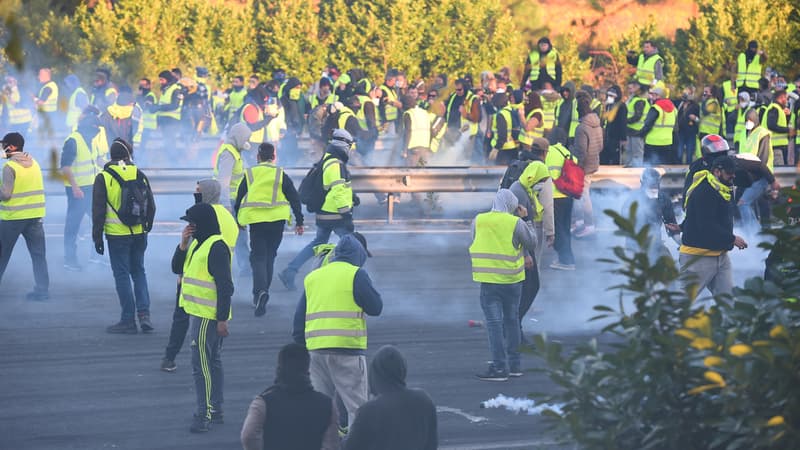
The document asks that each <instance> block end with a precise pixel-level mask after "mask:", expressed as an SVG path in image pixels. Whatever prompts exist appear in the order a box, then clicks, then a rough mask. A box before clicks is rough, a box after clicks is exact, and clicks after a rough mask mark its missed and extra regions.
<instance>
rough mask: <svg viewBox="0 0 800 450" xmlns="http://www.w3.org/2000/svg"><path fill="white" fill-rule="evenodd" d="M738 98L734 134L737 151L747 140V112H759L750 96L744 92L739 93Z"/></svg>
mask: <svg viewBox="0 0 800 450" xmlns="http://www.w3.org/2000/svg"><path fill="white" fill-rule="evenodd" d="M738 98H739V103H738V104H737V105H736V109H735V110H734V118H735V120H734V132H733V143H734V146H735V148H736V149H737V150H738V149H739V148H740V147H741V145H742V141H744V139H745V132H746V130H745V121H746V116H747V111H749V110H751V109H753V110H756V111H757V112H758V109H757V108H756V107H755V102H752V101H750V94H748V93H747V92H744V91H742V92H740V93H739V95H738Z"/></svg>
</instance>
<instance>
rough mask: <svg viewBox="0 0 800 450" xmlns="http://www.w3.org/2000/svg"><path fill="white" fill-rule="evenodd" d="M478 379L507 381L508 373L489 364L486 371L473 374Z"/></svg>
mask: <svg viewBox="0 0 800 450" xmlns="http://www.w3.org/2000/svg"><path fill="white" fill-rule="evenodd" d="M475 376H476V377H478V379H479V380H483V381H508V374H507V373H506V372H505V371H503V370H497V369H495V368H494V366H489V368H488V369H486V372H482V373H477V374H475Z"/></svg>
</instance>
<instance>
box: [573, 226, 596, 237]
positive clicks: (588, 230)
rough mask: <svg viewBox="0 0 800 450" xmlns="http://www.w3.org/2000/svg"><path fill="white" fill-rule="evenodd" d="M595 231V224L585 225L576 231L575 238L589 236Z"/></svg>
mask: <svg viewBox="0 0 800 450" xmlns="http://www.w3.org/2000/svg"><path fill="white" fill-rule="evenodd" d="M594 233H595V230H594V225H587V226H585V227H583V229H582V230H580V231H578V232H577V233H575V238H576V239H581V238H585V237H589V236H591V235H593V234H594Z"/></svg>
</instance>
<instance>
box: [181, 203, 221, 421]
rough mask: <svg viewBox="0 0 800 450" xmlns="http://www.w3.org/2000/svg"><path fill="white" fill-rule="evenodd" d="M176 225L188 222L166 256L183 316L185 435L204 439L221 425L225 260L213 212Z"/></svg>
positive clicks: (205, 209)
mask: <svg viewBox="0 0 800 450" xmlns="http://www.w3.org/2000/svg"><path fill="white" fill-rule="evenodd" d="M181 220H184V221H186V222H189V224H188V225H187V226H186V227H185V228H184V229H183V233H182V234H181V241H180V244H179V245H178V247H177V248H176V249H175V253H174V254H173V256H172V272H173V273H175V274H176V275H180V276H181V287H180V294H179V295H178V305H179V306H180V307H181V308H183V310H184V311H185V312H186V314H188V315H189V329H190V333H191V334H190V337H191V340H192V346H191V348H192V375H193V378H194V385H195V394H196V397H195V398H196V401H197V403H196V405H197V406H196V410H195V413H194V416H193V418H192V424H191V426H190V427H189V431H190V432H192V433H204V432H207V431H209V430H210V429H211V424H212V423H223V411H222V404H223V401H224V395H223V372H222V358H221V356H222V355H221V354H222V341H223V338H225V337H226V336H228V321H229V320H230V319H231V309H232V307H231V296H232V295H233V291H234V289H233V280H232V278H231V254H230V250H228V246H227V245H226V244H225V241H224V240H223V237H222V234H221V231H220V226H219V222H218V220H217V217H216V214H215V212H214V208H213V207H212V206H211V205H208V204H206V203H198V204H196V205H193V206H192V207H191V208H189V209H187V210H186V215H185V216H183V217H181Z"/></svg>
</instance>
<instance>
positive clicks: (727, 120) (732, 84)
mask: <svg viewBox="0 0 800 450" xmlns="http://www.w3.org/2000/svg"><path fill="white" fill-rule="evenodd" d="M720 90H721V91H722V92H721V97H722V111H723V123H724V125H723V126H724V127H725V128H724V130H723V131H724V132H725V138H726V139H727V140H728V141H729V142H733V130H734V127H735V126H736V105H737V104H738V102H739V100H738V95H737V91H738V89H737V88H736V74H735V73H734V74H733V75H732V76H731V79H730V80H725V81H723V82H722V86H721V87H720Z"/></svg>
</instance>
